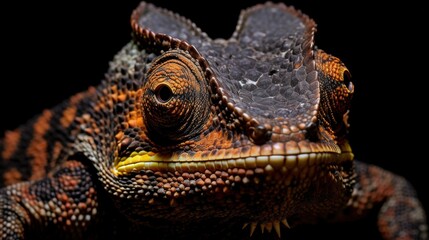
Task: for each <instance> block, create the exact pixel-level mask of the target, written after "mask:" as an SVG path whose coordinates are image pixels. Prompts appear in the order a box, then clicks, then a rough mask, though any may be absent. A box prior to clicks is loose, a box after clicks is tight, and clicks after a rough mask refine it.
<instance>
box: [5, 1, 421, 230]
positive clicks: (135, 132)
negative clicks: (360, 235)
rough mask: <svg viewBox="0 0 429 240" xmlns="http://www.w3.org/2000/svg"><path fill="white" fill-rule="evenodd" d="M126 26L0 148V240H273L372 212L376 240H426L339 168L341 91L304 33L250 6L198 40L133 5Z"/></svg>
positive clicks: (343, 149) (311, 27) (368, 177)
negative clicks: (111, 53) (230, 27)
mask: <svg viewBox="0 0 429 240" xmlns="http://www.w3.org/2000/svg"><path fill="white" fill-rule="evenodd" d="M131 26H132V29H133V39H132V41H131V42H130V43H129V44H127V45H126V46H125V47H124V48H123V49H122V50H121V51H120V52H119V53H118V54H117V55H116V56H115V57H114V59H113V61H112V62H111V63H110V68H109V70H108V72H107V74H106V79H105V80H104V81H102V82H101V83H100V85H99V86H97V87H91V88H89V89H88V90H87V91H85V92H82V93H79V94H77V95H75V96H73V97H71V98H70V99H68V100H67V101H65V102H63V103H62V104H60V105H58V106H57V107H54V108H53V109H49V110H45V111H44V112H43V113H42V114H40V115H38V116H36V117H35V118H34V119H32V120H30V121H29V122H28V123H27V124H25V125H23V126H21V127H19V128H18V129H16V130H13V131H8V132H6V133H5V136H4V138H3V140H2V142H1V144H0V151H1V161H0V164H1V165H0V166H1V167H0V173H1V176H3V180H2V187H3V188H2V189H1V190H0V225H1V227H0V236H1V238H2V239H29V238H31V239H33V238H36V239H37V238H43V239H57V238H58V237H61V238H66V239H67V238H68V239H104V238H111V237H123V236H124V235H125V234H127V235H128V234H129V235H130V238H135V239H141V238H152V237H157V238H165V239H167V238H169V239H170V238H172V237H174V238H175V239H181V238H189V237H190V236H192V237H197V238H199V237H201V238H202V239H207V238H216V239H219V238H221V239H222V238H223V239H231V238H239V239H243V238H251V237H257V236H260V235H261V234H263V235H264V236H263V237H264V238H268V237H273V238H276V237H283V236H285V235H287V230H286V229H284V228H294V227H299V226H302V225H307V224H314V223H320V221H324V222H335V221H341V222H344V221H352V220H356V219H359V218H365V216H367V215H368V213H369V212H371V211H377V210H379V214H378V216H379V217H378V220H377V221H378V226H379V231H380V235H381V236H383V237H384V238H385V239H425V238H426V237H427V233H426V228H427V227H426V219H425V214H424V211H423V209H422V207H421V204H420V203H419V201H418V200H417V198H416V197H415V193H414V190H413V188H412V187H411V186H410V185H409V184H408V183H407V182H406V180H404V179H403V178H401V177H399V176H395V175H393V174H392V173H389V172H387V171H384V170H382V169H380V168H378V167H375V166H371V165H370V166H369V165H366V164H364V163H361V162H357V161H355V160H354V158H353V153H352V151H351V147H350V146H349V144H348V141H347V130H348V127H349V126H348V123H347V116H348V111H349V107H350V101H351V98H352V95H353V91H354V89H353V84H352V83H351V82H350V78H349V77H350V76H349V72H348V70H347V68H346V67H345V65H344V64H343V63H342V62H341V61H340V60H339V59H338V58H336V57H334V56H332V55H329V54H327V53H325V52H323V51H322V50H318V49H317V48H316V47H315V46H314V42H313V34H314V32H315V23H314V22H313V21H312V20H311V19H310V18H308V17H307V16H305V15H303V14H301V13H300V12H299V11H296V10H294V9H293V8H290V7H286V6H284V5H282V4H272V3H267V4H264V5H258V6H255V7H253V8H250V9H248V10H246V11H243V13H242V15H241V18H240V20H239V23H238V26H237V28H236V31H235V33H234V35H233V36H232V38H231V39H229V40H212V39H210V38H209V37H208V36H207V35H206V34H205V33H203V32H202V31H201V30H200V29H198V28H197V27H195V25H193V24H192V23H191V22H190V21H188V20H186V19H184V18H182V17H180V16H178V15H175V14H173V13H171V12H168V11H166V10H163V9H158V8H156V7H154V6H152V5H150V4H146V3H142V4H141V5H140V6H139V7H138V8H137V9H136V10H135V11H134V13H133V14H132V16H131ZM378 206H381V208H378ZM242 228H244V229H245V230H244V231H243V230H242ZM256 229H257V230H256ZM260 230H262V231H260Z"/></svg>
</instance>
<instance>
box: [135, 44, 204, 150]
mask: <svg viewBox="0 0 429 240" xmlns="http://www.w3.org/2000/svg"><path fill="white" fill-rule="evenodd" d="M144 81H145V82H144V83H143V84H144V85H143V89H142V90H143V91H142V93H143V96H142V113H143V121H144V123H145V128H146V129H145V131H146V134H147V136H148V137H150V138H151V139H152V140H153V141H154V142H156V143H158V144H160V145H170V144H173V143H177V142H180V141H186V140H189V139H191V138H193V137H195V136H196V135H198V134H200V133H201V131H202V129H203V128H204V126H205V124H206V121H207V119H208V116H209V114H210V103H211V102H210V97H209V96H210V94H209V92H208V89H209V88H208V87H207V84H208V82H207V81H206V79H205V77H204V74H203V71H202V70H201V68H200V67H199V65H198V61H196V60H194V59H192V57H191V56H190V55H189V54H187V53H186V52H184V51H182V50H170V51H167V52H165V53H163V54H162V55H161V56H159V57H158V58H156V59H154V60H153V62H152V63H151V67H150V68H149V70H148V72H147V75H146V78H145V80H144Z"/></svg>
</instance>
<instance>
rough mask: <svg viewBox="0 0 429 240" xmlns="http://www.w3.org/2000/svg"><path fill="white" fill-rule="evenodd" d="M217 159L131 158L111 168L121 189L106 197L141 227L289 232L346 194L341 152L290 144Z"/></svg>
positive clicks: (346, 166) (345, 155)
mask: <svg viewBox="0 0 429 240" xmlns="http://www.w3.org/2000/svg"><path fill="white" fill-rule="evenodd" d="M217 153H218V154H214V153H212V152H211V154H208V153H194V154H192V155H191V154H189V153H187V154H184V153H180V154H179V153H172V154H160V153H149V152H141V153H135V154H132V155H131V156H130V157H128V158H124V159H121V160H117V161H116V162H115V165H114V167H113V170H112V172H113V177H114V178H116V179H117V181H116V182H120V183H121V184H122V186H117V187H111V189H110V190H109V192H111V193H113V195H116V196H119V198H118V200H119V201H117V202H118V204H120V205H123V206H122V207H120V208H119V209H124V210H123V213H124V214H125V215H127V216H129V217H130V218H131V219H134V220H136V221H141V222H142V223H143V224H146V225H150V222H153V221H161V222H162V221H173V222H175V221H177V222H175V223H174V224H179V225H188V224H193V223H195V221H198V222H200V221H201V222H204V221H209V220H210V219H223V220H222V221H223V222H225V223H226V222H228V221H232V222H237V221H238V222H241V223H242V224H243V225H244V224H247V226H249V228H250V229H254V227H252V226H255V225H257V226H260V227H261V228H265V226H271V227H273V228H274V227H276V226H277V224H278V223H281V222H288V224H290V225H295V224H298V223H299V222H301V221H302V220H303V218H302V217H301V216H307V217H306V220H308V221H313V219H311V218H312V217H311V216H314V219H315V218H316V216H320V215H322V216H323V215H328V214H329V213H331V212H334V211H337V210H338V209H339V208H341V207H342V206H344V204H345V203H346V202H347V200H348V198H349V197H350V194H351V185H352V180H353V179H352V178H353V176H352V175H353V174H352V168H353V160H352V159H353V155H352V153H351V151H350V149H349V147H348V145H347V144H344V145H342V146H336V145H335V146H331V145H328V144H325V145H322V144H314V143H309V142H298V143H294V144H291V143H290V142H289V143H275V144H272V145H261V146H256V145H254V146H251V147H248V148H246V149H244V148H238V149H233V150H229V151H226V150H225V151H217ZM280 153H282V154H280ZM286 153H288V154H286ZM240 154H241V155H240ZM234 156H235V158H234ZM118 189H119V190H120V192H121V193H118ZM124 189H126V191H125V192H124ZM127 194H128V195H127ZM124 199H127V200H125V201H124ZM131 206H133V207H131ZM317 206H325V207H324V208H323V209H322V208H319V207H317ZM326 206H327V207H326ZM141 216H145V217H143V218H142V217H141ZM267 224H268V225H267Z"/></svg>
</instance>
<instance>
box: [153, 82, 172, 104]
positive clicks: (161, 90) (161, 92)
mask: <svg viewBox="0 0 429 240" xmlns="http://www.w3.org/2000/svg"><path fill="white" fill-rule="evenodd" d="M155 97H156V100H158V101H159V102H160V103H166V102H168V101H170V99H171V98H172V97H173V91H172V90H171V88H170V87H169V86H167V85H165V84H160V85H158V86H157V87H156V89H155Z"/></svg>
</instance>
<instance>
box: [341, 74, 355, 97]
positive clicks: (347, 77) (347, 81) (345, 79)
mask: <svg viewBox="0 0 429 240" xmlns="http://www.w3.org/2000/svg"><path fill="white" fill-rule="evenodd" d="M343 82H344V84H345V85H346V86H347V88H348V89H349V91H350V92H353V91H354V85H353V82H352V75H351V74H350V72H349V70H347V69H345V70H344V72H343Z"/></svg>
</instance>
